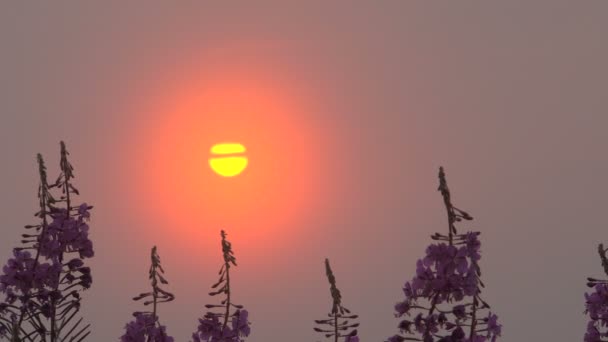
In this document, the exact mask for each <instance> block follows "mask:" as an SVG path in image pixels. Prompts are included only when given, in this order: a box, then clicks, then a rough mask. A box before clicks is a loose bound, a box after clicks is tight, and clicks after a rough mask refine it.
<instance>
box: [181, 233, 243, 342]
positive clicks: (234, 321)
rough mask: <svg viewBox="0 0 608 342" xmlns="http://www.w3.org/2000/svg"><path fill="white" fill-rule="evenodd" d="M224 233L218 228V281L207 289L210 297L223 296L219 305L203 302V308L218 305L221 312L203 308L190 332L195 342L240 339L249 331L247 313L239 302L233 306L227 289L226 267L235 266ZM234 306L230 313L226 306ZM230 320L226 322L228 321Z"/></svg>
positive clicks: (233, 340) (227, 274) (230, 246)
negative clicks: (220, 247) (196, 323)
mask: <svg viewBox="0 0 608 342" xmlns="http://www.w3.org/2000/svg"><path fill="white" fill-rule="evenodd" d="M226 235H227V234H226V232H224V231H223V230H222V232H221V236H222V254H223V257H224V264H223V265H222V267H221V268H220V271H219V276H220V278H219V280H218V281H217V282H216V283H215V284H213V286H212V288H213V289H216V290H215V291H213V292H210V293H209V295H210V296H216V295H220V294H224V295H226V298H225V299H224V300H222V302H221V304H219V305H218V304H207V305H205V307H206V308H207V309H213V308H222V312H213V311H207V312H206V313H205V315H204V316H203V318H200V319H199V320H198V322H199V325H198V328H197V330H196V331H195V332H194V333H193V334H192V339H193V340H194V341H195V342H201V341H207V342H220V341H221V342H241V341H244V337H246V336H249V333H250V332H251V328H250V324H251V323H249V313H248V312H247V310H245V309H243V306H242V305H237V304H234V303H233V302H232V298H231V294H232V293H231V291H230V268H231V267H232V266H236V258H235V257H234V252H233V251H232V244H231V243H230V242H229V241H228V240H227V239H226ZM231 307H233V308H234V309H236V310H235V311H234V313H232V314H231V313H230V308H231ZM229 321H230V323H231V324H230V325H228V322H229Z"/></svg>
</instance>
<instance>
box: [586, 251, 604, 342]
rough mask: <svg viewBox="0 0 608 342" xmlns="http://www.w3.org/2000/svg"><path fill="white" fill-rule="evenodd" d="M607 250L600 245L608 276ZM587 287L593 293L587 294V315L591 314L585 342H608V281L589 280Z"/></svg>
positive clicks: (601, 257) (601, 256)
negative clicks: (591, 289)
mask: <svg viewBox="0 0 608 342" xmlns="http://www.w3.org/2000/svg"><path fill="white" fill-rule="evenodd" d="M606 251H608V250H607V249H605V248H604V245H603V244H601V243H600V245H599V246H598V253H599V255H600V260H601V261H602V268H603V269H604V273H606V275H608V258H607V257H606ZM587 286H588V287H591V288H593V292H591V293H585V313H586V314H589V322H588V323H587V331H586V333H585V337H584V341H585V342H602V341H608V280H601V279H595V278H587Z"/></svg>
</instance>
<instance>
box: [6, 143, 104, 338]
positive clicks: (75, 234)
mask: <svg viewBox="0 0 608 342" xmlns="http://www.w3.org/2000/svg"><path fill="white" fill-rule="evenodd" d="M67 156H68V152H67V149H66V147H65V144H64V143H63V142H61V160H60V168H61V174H60V175H59V178H58V179H57V181H56V182H55V183H53V184H48V182H47V173H46V167H45V165H44V160H43V159H42V156H41V155H40V154H39V155H38V170H39V174H40V185H39V187H38V199H39V204H40V209H39V211H38V212H37V213H36V214H35V216H37V217H38V218H39V219H40V222H39V223H38V224H36V225H28V226H25V228H26V229H28V230H29V232H28V234H23V235H22V236H23V240H22V243H23V247H18V248H15V249H14V252H13V254H14V258H12V259H10V260H9V261H8V263H7V265H6V266H5V267H4V268H3V272H4V274H3V275H1V276H0V292H3V293H4V294H5V295H6V298H5V301H4V302H3V303H2V304H0V336H9V337H10V338H11V341H50V342H55V341H82V340H84V339H85V338H86V337H87V336H88V335H89V333H90V332H89V325H84V324H82V318H81V319H78V320H76V319H75V317H76V314H77V313H78V311H79V309H80V301H81V298H80V291H82V290H85V289H88V288H89V287H90V286H91V283H92V278H91V271H90V268H89V267H86V266H84V262H83V259H85V258H90V257H92V256H93V244H92V243H91V241H90V240H89V238H88V230H89V226H88V224H87V223H86V221H88V220H89V218H90V213H89V210H90V209H92V208H93V207H92V206H89V205H87V204H81V205H79V206H77V207H74V206H73V205H72V199H73V198H72V196H73V195H78V190H76V188H75V187H74V186H73V185H72V183H71V179H72V178H74V174H73V167H72V165H71V164H70V163H69V161H68V159H67ZM52 188H58V189H61V195H60V197H59V199H56V197H54V196H53V195H52V194H51V189H52ZM72 254H77V255H74V256H73V257H71V259H70V260H69V261H66V257H68V256H70V255H72ZM32 255H34V256H32ZM17 300H19V301H17ZM81 324H82V325H81Z"/></svg>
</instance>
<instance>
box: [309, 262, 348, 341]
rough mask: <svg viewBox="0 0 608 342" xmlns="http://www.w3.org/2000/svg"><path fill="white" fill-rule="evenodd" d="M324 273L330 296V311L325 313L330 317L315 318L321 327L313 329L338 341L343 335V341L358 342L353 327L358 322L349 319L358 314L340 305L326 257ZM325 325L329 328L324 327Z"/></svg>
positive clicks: (340, 300) (340, 295) (334, 280)
mask: <svg viewBox="0 0 608 342" xmlns="http://www.w3.org/2000/svg"><path fill="white" fill-rule="evenodd" d="M325 274H326V275H327V280H328V281H329V291H330V293H331V298H332V306H331V311H330V312H329V313H328V314H327V315H328V317H330V318H329V319H321V320H315V323H316V324H319V325H320V326H321V327H322V328H317V327H315V328H314V329H315V331H317V332H320V333H324V334H325V337H326V338H331V337H333V340H334V341H335V342H338V338H340V337H344V338H345V339H344V341H345V342H359V337H358V336H357V329H355V328H357V327H358V326H359V323H356V322H354V323H351V321H349V320H353V319H357V318H358V316H357V315H354V314H351V312H350V310H348V309H347V308H346V307H344V306H343V305H342V294H341V293H340V290H339V289H338V287H336V277H334V273H333V272H332V270H331V267H330V265H329V260H328V259H325ZM325 325H327V326H328V327H329V328H326V327H324V326H325ZM351 329H352V330H351ZM349 330H350V331H349Z"/></svg>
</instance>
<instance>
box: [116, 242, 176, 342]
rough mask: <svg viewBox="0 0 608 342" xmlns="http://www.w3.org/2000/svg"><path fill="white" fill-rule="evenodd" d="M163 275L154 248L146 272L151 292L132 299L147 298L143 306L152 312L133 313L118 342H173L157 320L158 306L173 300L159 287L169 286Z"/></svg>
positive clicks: (173, 297) (170, 295)
mask: <svg viewBox="0 0 608 342" xmlns="http://www.w3.org/2000/svg"><path fill="white" fill-rule="evenodd" d="M164 273H165V270H164V269H163V267H162V266H161V264H160V257H159V256H158V252H157V251H156V246H154V247H152V251H151V253H150V271H149V272H148V275H149V279H150V283H151V286H152V291H150V292H144V293H140V294H139V295H138V296H137V297H135V298H133V300H135V301H138V300H142V299H144V298H148V300H146V301H145V302H144V305H145V306H147V305H152V311H136V312H134V313H133V317H135V319H134V320H133V321H131V322H129V323H127V325H126V326H125V334H124V335H122V336H121V337H120V342H173V337H171V336H168V335H167V331H166V330H167V329H166V327H165V326H164V325H161V324H160V321H159V319H158V304H160V303H166V302H170V301H172V300H174V299H175V296H174V295H173V294H172V293H170V292H168V291H166V290H163V289H162V288H161V287H160V284H164V285H167V284H169V282H168V281H167V279H165V277H164V276H163V274H164ZM159 283H160V284H159ZM149 297H152V298H149Z"/></svg>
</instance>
